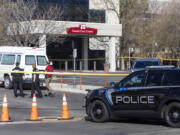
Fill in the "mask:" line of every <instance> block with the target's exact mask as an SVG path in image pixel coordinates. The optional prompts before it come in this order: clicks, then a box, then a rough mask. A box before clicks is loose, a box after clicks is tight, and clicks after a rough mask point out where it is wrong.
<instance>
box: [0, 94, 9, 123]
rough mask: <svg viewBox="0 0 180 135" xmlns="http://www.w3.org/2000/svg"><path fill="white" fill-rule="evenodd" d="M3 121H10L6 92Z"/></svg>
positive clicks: (2, 114) (2, 113)
mask: <svg viewBox="0 0 180 135" xmlns="http://www.w3.org/2000/svg"><path fill="white" fill-rule="evenodd" d="M1 121H4V122H8V121H10V120H9V113H8V103H7V95H6V94H4V98H3V106H2V112H1Z"/></svg>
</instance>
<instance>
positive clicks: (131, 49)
mask: <svg viewBox="0 0 180 135" xmlns="http://www.w3.org/2000/svg"><path fill="white" fill-rule="evenodd" d="M133 51H134V48H129V69H130V68H131V58H130V57H131V52H133Z"/></svg>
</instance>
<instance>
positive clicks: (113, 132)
mask: <svg viewBox="0 0 180 135" xmlns="http://www.w3.org/2000/svg"><path fill="white" fill-rule="evenodd" d="M4 93H7V100H8V108H9V115H10V117H11V118H12V119H13V120H14V123H11V122H9V123H8V124H3V123H0V135H11V134H13V135H179V134H180V129H178V128H170V127H166V126H165V125H164V124H163V123H162V122H159V121H153V120H129V119H119V120H117V119H116V120H112V121H110V122H106V123H93V122H91V121H86V120H84V119H82V118H83V117H85V116H86V114H85V110H84V108H83V107H82V106H83V105H84V96H85V95H84V94H77V93H66V95H67V100H68V105H69V112H70V116H73V117H75V118H76V119H75V120H73V121H72V120H70V121H61V122H46V123H43V122H37V123H29V124H27V121H26V119H28V118H29V116H30V109H31V104H32V99H31V98H29V96H30V91H29V90H26V91H25V93H26V94H28V95H27V96H26V97H25V98H21V97H18V98H14V96H13V91H12V90H5V89H3V88H0V103H2V99H3V94H4ZM37 104H38V112H39V117H49V116H56V117H60V115H61V106H62V92H60V91H59V92H56V96H55V97H53V98H51V97H44V98H43V99H37ZM0 107H1V106H0ZM78 118H81V119H78ZM18 122H24V123H18Z"/></svg>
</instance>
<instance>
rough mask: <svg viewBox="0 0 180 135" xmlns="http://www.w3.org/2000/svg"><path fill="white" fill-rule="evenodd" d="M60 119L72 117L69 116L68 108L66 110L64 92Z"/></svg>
mask: <svg viewBox="0 0 180 135" xmlns="http://www.w3.org/2000/svg"><path fill="white" fill-rule="evenodd" d="M61 119H63V120H68V119H72V117H70V116H69V110H68V105H67V100H66V94H65V93H63V103H62V115H61Z"/></svg>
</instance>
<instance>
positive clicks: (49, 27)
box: [8, 20, 122, 72]
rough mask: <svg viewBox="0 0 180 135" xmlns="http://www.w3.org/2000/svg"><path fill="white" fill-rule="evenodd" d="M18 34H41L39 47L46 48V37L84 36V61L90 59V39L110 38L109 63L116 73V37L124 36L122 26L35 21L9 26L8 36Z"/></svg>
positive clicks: (85, 63) (86, 67) (111, 70)
mask: <svg viewBox="0 0 180 135" xmlns="http://www.w3.org/2000/svg"><path fill="white" fill-rule="evenodd" d="M16 33H17V34H20V35H26V34H27V35H28V34H40V37H39V46H40V47H44V48H46V35H53V34H54V35H62V36H84V39H83V46H82V47H84V50H83V52H84V53H83V54H82V56H83V59H88V44H89V43H88V37H110V38H109V49H108V57H109V58H108V63H109V65H110V72H114V71H116V37H121V36H122V25H121V24H110V23H89V22H72V21H51V20H34V21H25V22H21V23H20V24H19V23H18V24H11V25H9V27H8V34H9V35H14V34H16ZM87 63H88V62H87V61H85V62H84V67H85V68H84V69H88V64H87Z"/></svg>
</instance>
